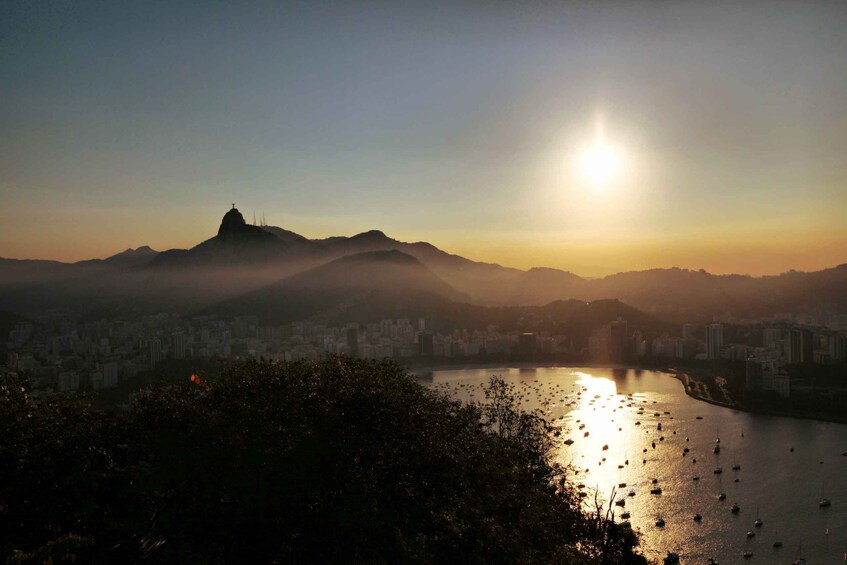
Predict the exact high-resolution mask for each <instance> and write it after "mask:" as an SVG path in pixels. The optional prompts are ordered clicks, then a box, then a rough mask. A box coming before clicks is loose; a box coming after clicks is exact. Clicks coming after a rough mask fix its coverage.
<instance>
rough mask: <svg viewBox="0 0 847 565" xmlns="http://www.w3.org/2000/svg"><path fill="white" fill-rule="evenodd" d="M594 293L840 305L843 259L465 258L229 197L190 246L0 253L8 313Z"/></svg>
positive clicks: (715, 305) (657, 301) (782, 306)
mask: <svg viewBox="0 0 847 565" xmlns="http://www.w3.org/2000/svg"><path fill="white" fill-rule="evenodd" d="M603 300H605V301H610V302H606V303H607V304H619V305H620V306H621V307H623V306H625V305H629V306H631V307H635V308H638V309H641V310H644V311H646V312H648V313H650V314H651V315H654V316H656V317H658V318H661V319H664V320H667V321H672V322H681V321H687V322H705V321H709V320H711V319H712V318H713V317H714V316H716V315H719V314H724V313H731V314H732V315H734V316H736V317H766V316H770V315H774V314H781V313H788V314H792V313H800V312H807V311H809V310H826V311H830V312H834V313H838V314H844V313H847V265H839V266H837V267H833V268H831V269H825V270H822V271H817V272H810V273H803V272H794V271H791V272H788V273H783V274H781V275H777V276H765V277H752V276H747V275H714V274H710V273H707V272H705V271H702V270H700V271H692V270H687V269H677V268H670V269H650V270H646V271H632V272H623V273H617V274H614V275H609V276H606V277H603V278H598V279H589V278H583V277H580V276H578V275H575V274H573V273H570V272H567V271H562V270H558V269H551V268H535V269H529V270H520V269H515V268H509V267H503V266H501V265H497V264H494V263H484V262H477V261H472V260H470V259H467V258H464V257H461V256H458V255H453V254H450V253H447V252H445V251H442V250H440V249H438V248H436V247H434V246H433V245H431V244H429V243H426V242H416V243H405V242H401V241H397V240H395V239H392V238H390V237H388V236H386V235H385V234H384V233H382V232H381V231H376V230H374V231H368V232H364V233H360V234H358V235H354V236H352V237H330V238H326V239H308V238H306V237H303V236H301V235H299V234H297V233H294V232H292V231H289V230H285V229H283V228H279V227H273V226H255V225H251V224H248V223H247V222H246V221H245V220H244V217H243V216H242V215H241V213H240V212H239V211H238V210H237V209H236V208H235V207H233V208H232V209H231V210H229V211H227V212H226V214H225V215H224V217H223V219H222V221H221V225H220V228H219V229H218V232H217V234H215V235H214V236H212V237H210V238H209V239H207V240H205V241H203V242H201V243H199V244H198V245H196V246H194V247H192V248H191V249H171V250H167V251H162V252H157V251H155V250H153V249H151V248H149V247H146V246H143V247H139V248H136V249H127V250H126V251H123V252H121V253H118V254H116V255H113V256H111V257H108V258H106V259H93V260H87V261H80V262H77V263H62V262H57V261H40V260H16V259H2V258H0V309H2V310H8V311H13V312H19V313H22V312H26V311H30V310H35V309H45V308H72V309H77V310H82V311H85V312H86V313H88V314H90V315H101V314H102V315H105V314H110V313H122V312H123V313H125V312H138V313H144V312H157V311H174V312H181V313H197V312H218V313H225V314H247V313H255V314H260V315H262V316H264V317H266V318H268V319H273V320H277V321H283V320H293V319H307V318H321V319H326V320H331V319H339V320H343V321H351V320H365V319H373V318H374V317H377V318H379V317H404V316H406V315H408V317H411V315H412V314H413V313H415V312H422V311H424V310H426V311H427V312H428V313H429V316H430V317H431V316H435V317H436V318H440V319H443V320H444V322H445V324H446V323H447V321H448V319H455V320H456V321H459V320H460V319H474V320H478V321H480V323H481V322H482V321H484V320H487V319H490V318H496V314H495V313H496V312H498V311H504V309H506V311H508V309H509V308H515V307H524V308H526V307H540V306H544V305H549V304H551V303H556V302H557V301H560V302H559V303H560V304H569V303H570V302H569V301H573V302H575V303H579V302H582V303H584V302H594V301H603ZM485 308H488V310H485ZM486 312H487V313H486ZM511 314H514V312H511ZM630 315H634V314H632V313H631V312H630ZM356 316H360V317H356Z"/></svg>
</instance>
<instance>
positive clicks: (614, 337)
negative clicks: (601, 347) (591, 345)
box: [608, 318, 628, 361]
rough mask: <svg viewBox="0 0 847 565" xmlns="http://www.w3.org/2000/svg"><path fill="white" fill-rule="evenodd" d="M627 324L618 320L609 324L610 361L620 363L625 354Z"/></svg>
mask: <svg viewBox="0 0 847 565" xmlns="http://www.w3.org/2000/svg"><path fill="white" fill-rule="evenodd" d="M627 337H628V332H627V323H626V320H622V319H620V318H618V319H617V320H615V321H614V322H611V323H610V324H609V336H608V347H609V356H610V357H611V358H612V360H615V361H620V360H621V359H623V358H624V357H625V356H626V353H627Z"/></svg>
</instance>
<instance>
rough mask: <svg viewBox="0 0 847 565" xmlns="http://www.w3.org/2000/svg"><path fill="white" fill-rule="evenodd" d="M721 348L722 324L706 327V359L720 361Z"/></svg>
mask: <svg viewBox="0 0 847 565" xmlns="http://www.w3.org/2000/svg"><path fill="white" fill-rule="evenodd" d="M721 347H723V324H709V325H708V326H706V358H707V359H720V356H721Z"/></svg>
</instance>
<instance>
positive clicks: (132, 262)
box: [74, 245, 159, 269]
mask: <svg viewBox="0 0 847 565" xmlns="http://www.w3.org/2000/svg"><path fill="white" fill-rule="evenodd" d="M158 254H159V252H158V251H156V250H154V249H151V248H150V247H149V246H147V245H144V246H142V247H138V248H136V249H132V248H129V249H127V250H126V251H121V252H120V253H117V254H115V255H112V256H111V257H106V258H105V259H88V260H86V261H77V262H76V263H74V265H77V266H85V267H88V266H108V267H117V268H121V269H131V268H136V267H144V266H145V265H147V264H148V263H150V262H151V261H152V260H153V259H154V258H155V257H156V256H157V255H158Z"/></svg>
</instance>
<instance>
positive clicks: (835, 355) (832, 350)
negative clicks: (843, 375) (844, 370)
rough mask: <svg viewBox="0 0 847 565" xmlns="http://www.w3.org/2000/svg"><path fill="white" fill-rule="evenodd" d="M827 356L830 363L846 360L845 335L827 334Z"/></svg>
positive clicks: (846, 345) (846, 342)
mask: <svg viewBox="0 0 847 565" xmlns="http://www.w3.org/2000/svg"><path fill="white" fill-rule="evenodd" d="M829 358H830V361H831V362H832V363H844V362H847V336H844V335H841V334H833V335H831V336H829Z"/></svg>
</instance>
